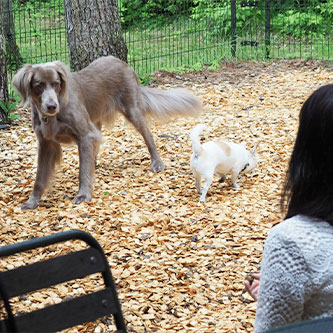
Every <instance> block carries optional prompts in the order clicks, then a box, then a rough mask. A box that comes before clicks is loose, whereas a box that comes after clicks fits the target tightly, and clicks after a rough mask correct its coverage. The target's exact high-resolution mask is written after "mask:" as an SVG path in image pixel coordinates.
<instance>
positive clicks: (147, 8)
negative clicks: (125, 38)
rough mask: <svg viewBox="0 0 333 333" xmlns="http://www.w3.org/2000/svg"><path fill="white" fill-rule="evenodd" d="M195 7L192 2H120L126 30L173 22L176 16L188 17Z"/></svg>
mask: <svg viewBox="0 0 333 333" xmlns="http://www.w3.org/2000/svg"><path fill="white" fill-rule="evenodd" d="M192 6H193V2H192V1H191V0H185V1H184V0H173V1H170V0H119V10H120V16H121V21H122V25H123V27H124V28H127V27H129V26H131V27H133V26H134V27H145V28H154V27H157V26H160V25H162V24H165V23H169V22H171V21H172V17H173V16H174V15H176V14H177V15H178V16H179V15H186V14H187V13H189V10H190V8H191V7H192Z"/></svg>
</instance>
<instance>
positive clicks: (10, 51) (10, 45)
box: [0, 0, 23, 71]
mask: <svg viewBox="0 0 333 333" xmlns="http://www.w3.org/2000/svg"><path fill="white" fill-rule="evenodd" d="M0 2H1V7H2V15H1V17H0V18H1V19H2V21H3V34H4V38H5V43H6V58H7V66H9V67H10V68H11V70H12V71H16V70H17V69H18V68H20V67H21V65H22V63H23V58H22V56H21V54H20V51H19V48H18V47H17V44H16V37H15V25H14V15H13V6H12V0H0Z"/></svg>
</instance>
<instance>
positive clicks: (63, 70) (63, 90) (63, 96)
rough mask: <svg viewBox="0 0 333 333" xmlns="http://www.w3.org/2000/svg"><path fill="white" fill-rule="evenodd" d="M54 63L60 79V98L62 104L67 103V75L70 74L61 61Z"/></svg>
mask: <svg viewBox="0 0 333 333" xmlns="http://www.w3.org/2000/svg"><path fill="white" fill-rule="evenodd" d="M54 64H55V68H56V71H57V73H58V74H59V76H60V79H61V91H60V97H61V99H62V102H63V103H64V104H67V102H68V93H67V81H68V76H69V74H70V70H69V69H68V67H67V66H66V65H65V64H64V63H63V62H61V61H55V62H54Z"/></svg>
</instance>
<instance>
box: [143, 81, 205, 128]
mask: <svg viewBox="0 0 333 333" xmlns="http://www.w3.org/2000/svg"><path fill="white" fill-rule="evenodd" d="M140 88H141V94H142V100H143V103H144V107H145V109H146V111H147V113H148V114H149V115H151V116H153V117H154V118H156V119H158V120H160V121H163V122H166V121H169V120H171V119H172V118H174V117H176V116H183V117H186V116H198V115H199V113H200V111H201V109H202V106H201V102H200V100H199V98H198V97H196V96H195V95H194V94H192V93H191V92H190V91H188V90H185V89H179V88H176V89H170V90H164V89H157V88H148V87H140Z"/></svg>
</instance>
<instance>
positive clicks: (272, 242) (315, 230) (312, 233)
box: [267, 215, 333, 269]
mask: <svg viewBox="0 0 333 333" xmlns="http://www.w3.org/2000/svg"><path fill="white" fill-rule="evenodd" d="M267 242H268V247H269V248H284V249H288V251H292V252H298V253H302V255H303V256H304V258H305V260H306V261H307V262H308V264H309V265H310V266H313V265H316V263H317V262H318V260H319V259H318V258H323V257H327V258H331V257H332V255H333V251H332V243H333V226H331V225H330V224H329V223H327V222H325V221H320V220H318V219H313V218H309V217H306V216H302V215H297V216H294V217H292V218H289V219H286V220H284V221H283V222H281V223H279V224H278V225H276V226H274V227H273V228H272V229H271V230H270V232H269V234H268V238H267ZM329 260H331V259H329ZM319 261H323V260H322V259H320V260H319ZM320 266H321V265H320ZM325 266H326V265H325ZM320 269H321V268H320Z"/></svg>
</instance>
